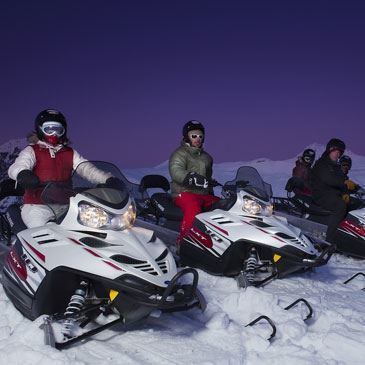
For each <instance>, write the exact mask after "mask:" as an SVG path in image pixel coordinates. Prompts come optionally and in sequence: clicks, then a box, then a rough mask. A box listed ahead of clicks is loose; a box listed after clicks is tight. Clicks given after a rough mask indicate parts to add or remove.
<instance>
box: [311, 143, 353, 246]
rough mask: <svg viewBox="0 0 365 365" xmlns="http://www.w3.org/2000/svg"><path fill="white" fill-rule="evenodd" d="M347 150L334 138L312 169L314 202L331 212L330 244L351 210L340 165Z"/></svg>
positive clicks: (327, 237) (327, 235)
mask: <svg viewBox="0 0 365 365" xmlns="http://www.w3.org/2000/svg"><path fill="white" fill-rule="evenodd" d="M345 149H346V145H345V143H344V142H343V141H341V140H340V139H337V138H332V139H331V140H330V141H329V142H328V143H327V146H326V150H325V151H324V153H323V154H322V156H321V158H320V159H318V160H317V161H316V163H315V164H314V167H313V169H312V188H313V201H314V202H315V203H316V204H318V205H319V206H321V207H323V208H324V209H326V210H329V211H331V215H330V218H329V222H328V226H327V232H326V239H327V241H329V242H333V240H334V237H335V233H336V229H337V226H338V224H339V223H340V222H341V221H342V220H343V218H344V217H345V216H346V213H347V211H348V210H351V209H350V206H348V204H347V203H348V201H345V200H346V198H345V199H344V198H343V195H344V194H346V191H347V185H346V177H345V175H344V173H343V172H342V170H341V166H340V164H339V163H338V160H339V158H340V157H341V156H342V155H343V153H344V152H345Z"/></svg>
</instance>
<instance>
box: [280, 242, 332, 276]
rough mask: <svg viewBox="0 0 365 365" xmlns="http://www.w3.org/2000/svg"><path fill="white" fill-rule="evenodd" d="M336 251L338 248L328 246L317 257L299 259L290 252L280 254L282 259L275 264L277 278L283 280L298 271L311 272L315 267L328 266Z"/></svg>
mask: <svg viewBox="0 0 365 365" xmlns="http://www.w3.org/2000/svg"><path fill="white" fill-rule="evenodd" d="M335 250H336V246H334V245H330V246H327V247H326V248H324V249H323V251H322V252H321V253H320V254H319V255H318V256H317V257H308V256H307V257H305V256H304V257H303V256H302V257H298V256H295V255H293V254H290V253H288V252H285V253H281V252H279V255H280V256H281V259H280V260H278V261H276V262H275V266H276V269H277V277H278V278H283V277H285V276H286V275H288V274H291V273H294V272H297V271H301V270H309V269H311V268H314V267H319V266H323V265H326V264H327V262H328V260H329V259H330V258H331V256H332V254H333V253H334V251H335ZM274 260H275V259H274Z"/></svg>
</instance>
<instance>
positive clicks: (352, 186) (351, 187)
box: [345, 179, 357, 191]
mask: <svg viewBox="0 0 365 365" xmlns="http://www.w3.org/2000/svg"><path fill="white" fill-rule="evenodd" d="M345 185H346V188H347V190H349V191H355V190H357V184H355V183H354V182H353V181H352V180H350V179H348V180H345Z"/></svg>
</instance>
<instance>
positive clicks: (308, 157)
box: [302, 148, 316, 165]
mask: <svg viewBox="0 0 365 365" xmlns="http://www.w3.org/2000/svg"><path fill="white" fill-rule="evenodd" d="M315 158H316V152H315V151H314V150H312V149H311V148H307V149H306V150H304V152H303V155H302V159H303V161H304V162H306V163H307V164H308V165H312V163H313V162H314V159H315Z"/></svg>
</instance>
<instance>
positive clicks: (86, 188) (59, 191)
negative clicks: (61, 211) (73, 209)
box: [42, 161, 129, 209]
mask: <svg viewBox="0 0 365 365" xmlns="http://www.w3.org/2000/svg"><path fill="white" fill-rule="evenodd" d="M124 181H128V180H127V179H126V178H125V177H124V176H123V174H122V173H121V172H120V170H119V169H118V168H117V167H116V166H115V165H113V164H111V163H108V162H102V161H85V162H82V163H81V164H79V165H78V166H77V168H76V170H75V171H74V173H73V175H72V180H70V181H69V182H67V183H60V182H51V183H49V184H47V186H46V187H45V189H44V191H43V193H42V200H43V201H44V202H45V203H46V204H48V205H54V204H59V205H66V204H69V199H70V197H72V196H75V195H76V194H78V193H81V194H83V195H85V196H87V197H88V198H91V199H93V200H95V201H96V202H99V203H100V204H103V205H106V206H108V207H111V208H113V209H122V208H123V207H124V206H125V205H126V204H127V202H128V200H129V191H128V187H127V185H126V184H125V183H124Z"/></svg>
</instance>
